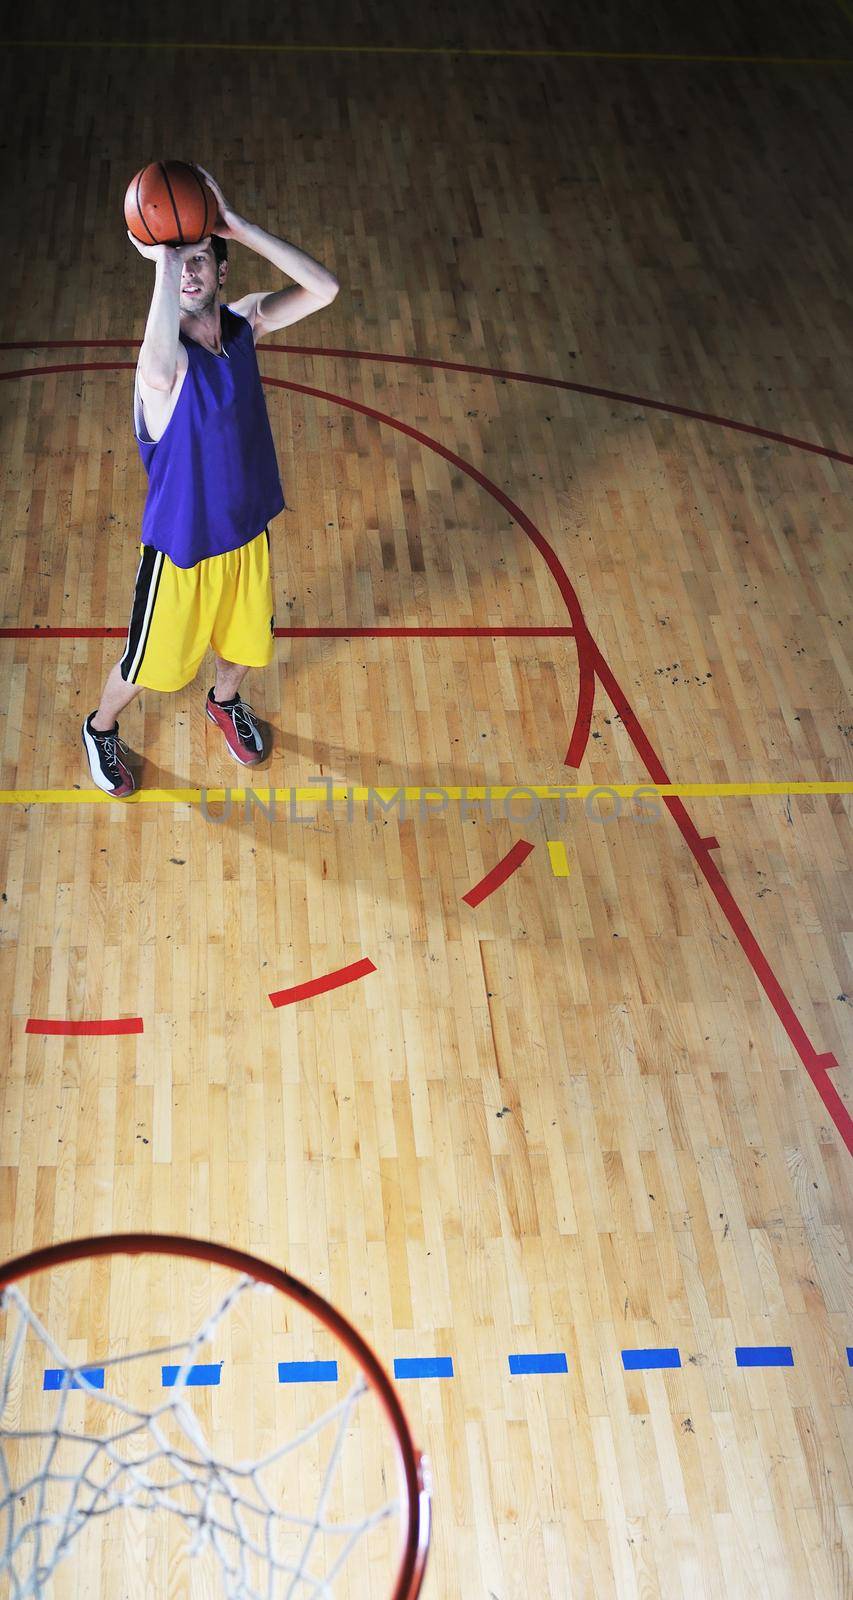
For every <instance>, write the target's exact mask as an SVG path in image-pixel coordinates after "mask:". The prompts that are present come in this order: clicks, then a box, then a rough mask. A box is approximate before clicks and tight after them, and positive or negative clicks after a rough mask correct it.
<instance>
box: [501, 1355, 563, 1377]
mask: <svg viewBox="0 0 853 1600" xmlns="http://www.w3.org/2000/svg"><path fill="white" fill-rule="evenodd" d="M509 1370H510V1372H511V1373H512V1374H513V1376H514V1377H517V1378H522V1377H526V1376H527V1375H528V1374H529V1373H537V1372H568V1370H569V1363H568V1361H567V1360H566V1356H565V1353H564V1351H562V1350H554V1351H551V1352H547V1351H542V1352H540V1353H539V1354H538V1355H535V1354H534V1355H521V1356H510V1357H509Z"/></svg>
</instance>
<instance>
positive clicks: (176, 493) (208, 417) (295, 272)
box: [83, 167, 338, 799]
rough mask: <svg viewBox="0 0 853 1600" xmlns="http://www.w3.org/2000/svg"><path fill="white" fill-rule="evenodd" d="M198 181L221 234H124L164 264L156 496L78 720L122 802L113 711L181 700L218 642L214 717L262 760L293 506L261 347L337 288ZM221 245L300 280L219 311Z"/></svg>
mask: <svg viewBox="0 0 853 1600" xmlns="http://www.w3.org/2000/svg"><path fill="white" fill-rule="evenodd" d="M198 170H199V172H200V173H201V175H202V177H203V178H204V179H205V181H206V182H207V184H208V186H209V188H210V189H211V190H212V192H213V194H214V195H215V196H216V200H217V203H218V206H219V217H218V218H217V223H216V234H215V235H214V236H212V237H210V238H208V239H204V240H202V242H201V243H200V244H196V245H186V246H182V247H172V246H169V245H144V244H140V243H139V242H138V241H137V240H136V239H134V238H133V236H132V235H131V234H128V237H129V238H130V239H131V241H132V243H133V244H134V245H135V246H136V249H137V250H138V251H139V253H140V255H143V256H146V257H147V258H148V260H149V261H153V262H154V265H155V278H154V294H153V296H152V300H151V308H150V310H149V313H148V322H147V324H146V328H145V338H144V340H143V342H142V348H141V350H140V352H139V362H138V365H137V369H136V388H135V393H134V423H135V431H136V438H137V442H138V445H139V450H140V454H141V456H142V460H143V463H144V465H145V468H146V471H147V473H148V496H147V499H146V503H145V511H144V514H143V519H142V559H141V561H140V563H139V568H138V571H137V574H136V583H135V588H134V593H133V603H132V608H131V619H130V627H129V629H128V635H127V644H126V647H125V651H124V655H123V656H122V658H121V660H120V661H119V662H117V664H116V665H115V666H114V667H113V669H112V672H111V673H110V675H109V677H108V678H107V681H106V684H105V685H104V690H103V694H102V695H101V702H100V705H99V706H98V708H97V710H96V711H93V712H91V713H90V715H89V716H88V717H87V718H86V720H85V722H84V724H83V745H84V748H85V751H86V754H87V756H88V758H89V767H90V770H91V773H92V778H93V780H94V782H95V783H96V784H97V785H98V788H99V789H103V790H104V791H105V792H106V793H107V794H109V795H113V796H114V797H115V798H116V799H124V798H126V796H127V795H129V794H132V793H133V790H134V787H135V784H134V779H133V775H132V773H131V770H130V767H129V766H128V764H127V761H126V759H125V757H126V755H127V747H126V746H125V745H124V744H123V742H122V741H121V740H120V739H119V736H118V717H119V713H120V712H122V711H123V710H124V708H125V706H127V705H129V704H130V702H131V700H133V699H135V698H136V696H137V695H138V694H139V693H140V691H141V690H142V689H158V690H165V691H173V690H176V689H182V688H184V686H185V685H186V684H188V683H190V682H192V680H193V678H194V677H195V675H196V673H197V671H198V669H199V666H200V665H201V661H202V657H203V656H204V653H205V651H206V649H207V647H208V645H210V644H212V645H213V649H214V652H215V655H216V678H215V682H214V684H213V687H212V689H211V690H210V692H209V693H208V696H207V703H206V711H207V715H208V717H209V718H210V720H211V722H214V723H215V724H216V726H217V727H218V728H219V729H221V732H222V734H223V737H224V739H225V742H226V744H227V745H228V748H229V750H230V751H231V754H232V755H233V756H235V757H236V759H237V760H238V761H241V762H243V763H244V764H245V765H251V764H253V763H255V762H257V761H260V760H261V758H262V757H263V755H264V745H263V740H262V737H261V731H260V728H259V726H258V720H257V718H256V716H255V714H254V712H253V711H252V708H251V706H249V705H247V704H246V702H245V701H244V700H242V699H241V697H240V685H241V683H242V682H243V679H244V677H245V675H246V673H247V672H248V670H249V668H250V667H265V666H267V665H268V664H269V662H270V661H271V659H272V655H273V648H274V638H273V625H274V618H273V602H272V586H271V583H270V566H269V533H268V531H267V524H268V523H269V521H270V519H271V518H272V517H274V516H276V515H277V513H278V512H279V511H281V510H282V509H283V508H284V495H283V493H282V488H281V483H280V481H279V474H278V465H277V462H276V457H275V449H274V446H273V441H272V433H271V431H270V425H269V419H268V417H267V410H266V404H265V401H264V396H263V390H262V387H261V380H260V375H259V372H258V362H257V357H256V355H255V345H256V344H257V342H258V340H259V339H261V338H263V337H264V335H265V334H268V333H275V332H276V330H277V329H279V328H285V327H287V326H289V324H290V323H292V322H298V321H299V320H300V318H302V317H307V316H310V314H311V312H312V311H319V309H320V307H321V306H327V305H329V304H330V303H331V301H332V300H334V298H335V295H336V294H337V292H338V282H337V279H336V278H335V277H333V275H332V273H331V272H328V271H327V270H326V268H325V267H323V266H321V265H320V263H319V262H318V261H314V260H313V259H312V257H311V256H309V255H306V254H305V253H304V251H302V250H298V249H297V248H296V246H295V245H292V244H287V243H286V242H285V240H284V239H277V238H276V237H275V236H274V235H273V234H271V233H266V232H265V231H264V229H263V228H260V227H258V226H257V225H256V224H255V223H252V222H246V221H245V219H244V218H243V217H240V216H238V215H237V213H236V212H235V211H233V210H232V209H231V207H230V205H229V204H228V202H227V200H226V199H225V196H224V195H223V193H222V190H221V189H220V187H219V185H218V184H217V183H216V182H215V180H214V179H213V178H211V176H210V174H209V173H207V172H205V171H204V169H203V168H202V167H199V169H198ZM228 239H234V240H236V241H237V243H238V244H242V245H245V246H246V247H247V248H248V249H250V250H254V251H255V253H256V254H257V255H259V256H263V257H264V259H265V260H266V261H270V262H272V264H273V266H275V267H278V268H279V269H280V271H282V272H284V273H286V274H287V276H288V277H289V278H292V279H294V280H295V281H294V283H292V284H290V285H288V287H286V288H284V289H279V290H278V291H276V292H275V293H272V294H264V293H263V292H256V293H254V294H247V295H244V296H243V298H242V300H237V301H235V303H234V304H233V305H232V306H230V307H229V306H227V305H223V304H221V302H220V295H221V291H222V289H223V285H224V283H225V279H226V275H227V272H228V245H227V243H226V241H227V240H228Z"/></svg>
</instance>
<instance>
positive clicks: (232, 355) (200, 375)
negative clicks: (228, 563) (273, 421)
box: [136, 306, 284, 567]
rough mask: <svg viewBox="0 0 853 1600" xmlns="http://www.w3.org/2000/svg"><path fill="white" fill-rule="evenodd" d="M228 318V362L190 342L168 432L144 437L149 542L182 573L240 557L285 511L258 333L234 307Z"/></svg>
mask: <svg viewBox="0 0 853 1600" xmlns="http://www.w3.org/2000/svg"><path fill="white" fill-rule="evenodd" d="M220 315H221V324H222V355H219V356H215V355H214V354H213V353H212V351H210V350H205V349H204V348H203V346H202V345H200V344H196V343H195V341H194V340H193V339H188V338H185V337H184V335H183V334H181V343H182V345H183V347H184V349H185V350H186V352H187V359H188V361H189V367H188V369H187V373H186V376H185V378H184V381H183V384H182V386H181V392H180V394H179V395H178V399H177V404H176V405H175V409H174V411H173V412H172V415H171V417H170V419H169V422H168V425H167V427H166V431H165V433H164V434H163V436H162V438H161V439H158V440H157V441H156V442H153V441H152V440H150V439H149V438H148V437H147V436H146V435H145V433H144V431H140V430H137V435H136V438H137V443H138V445H139V453H140V455H141V457H142V461H143V465H144V467H145V470H146V472H147V473H148V498H147V499H146V502H145V511H144V513H143V517H142V543H143V544H147V545H152V546H153V548H154V549H155V550H162V551H164V552H165V554H166V555H167V556H168V557H169V558H170V560H171V561H173V562H174V563H175V566H176V567H194V566H195V565H196V563H197V562H199V561H203V560H204V559H205V558H206V557H207V556H220V555H224V553H225V551H226V550H238V549H239V548H240V546H241V545H244V544H248V543H249V540H250V539H254V538H255V537H256V535H257V534H259V533H262V532H263V529H264V528H265V527H266V525H267V523H268V522H269V521H270V519H271V518H272V517H275V516H277V515H278V513H279V511H282V510H283V509H284V495H283V493H282V488H281V482H280V480H279V475H278V463H277V461H276V458H275V446H274V445H273V440H272V431H271V429H270V423H269V417H268V416H267V408H266V402H265V400H264V392H263V389H262V387H261V376H260V373H259V371H258V358H257V356H256V355H255V341H254V339H253V337H252V330H251V327H250V326H249V324H248V322H247V321H246V319H245V317H241V316H238V314H237V313H236V312H235V311H231V310H229V308H228V307H227V306H223V307H222V310H221V313H220ZM138 417H139V418H140V420H141V408H140V412H139V413H138Z"/></svg>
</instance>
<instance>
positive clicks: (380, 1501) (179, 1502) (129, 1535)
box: [0, 1234, 430, 1600]
mask: <svg viewBox="0 0 853 1600" xmlns="http://www.w3.org/2000/svg"><path fill="white" fill-rule="evenodd" d="M141 1258H157V1259H152V1260H151V1261H146V1260H142V1259H141ZM25 1279H32V1283H30V1284H28V1286H27V1293H26V1294H25V1293H23V1292H22V1289H21V1288H20V1287H19V1285H20V1284H21V1283H22V1282H23V1280H25ZM187 1326H189V1328H190V1329H191V1330H192V1331H190V1332H189V1333H187V1332H186V1327H187ZM93 1335H94V1336H96V1337H97V1338H98V1339H99V1341H100V1340H103V1353H102V1352H101V1350H99V1349H97V1348H95V1349H93V1348H92V1342H91V1341H92V1337H93ZM133 1335H136V1339H134V1338H133V1337H132V1336H133ZM0 1339H2V1357H0V1574H3V1575H4V1576H6V1577H7V1578H8V1579H9V1581H10V1588H9V1590H8V1591H7V1592H8V1593H9V1594H10V1595H11V1597H12V1600H24V1597H25V1596H45V1597H47V1596H49V1595H51V1594H52V1593H53V1589H52V1579H53V1575H54V1573H55V1572H56V1569H57V1568H58V1567H59V1566H60V1564H61V1563H62V1562H63V1561H64V1560H65V1559H66V1558H67V1557H68V1556H69V1555H70V1554H71V1553H72V1552H74V1554H75V1559H76V1561H77V1562H78V1564H80V1565H81V1570H84V1572H85V1580H81V1584H80V1592H81V1593H85V1594H86V1596H87V1600H90V1597H91V1600H108V1597H109V1600H113V1597H114V1596H115V1594H116V1593H118V1592H119V1589H121V1592H122V1593H124V1592H125V1588H127V1590H128V1592H129V1593H137V1592H138V1593H139V1594H140V1595H141V1594H142V1593H143V1590H144V1593H145V1595H146V1596H147V1595H149V1594H153V1593H155V1592H157V1584H158V1579H159V1577H160V1576H161V1575H162V1577H163V1581H164V1583H165V1582H166V1581H168V1587H169V1590H170V1591H171V1592H175V1593H177V1592H178V1587H179V1586H178V1585H176V1584H175V1571H176V1568H177V1567H179V1565H180V1563H181V1562H183V1561H186V1560H187V1559H188V1558H189V1557H192V1558H193V1559H194V1560H195V1561H199V1562H201V1564H202V1568H203V1576H202V1577H199V1578H197V1579H196V1582H197V1583H198V1584H200V1585H201V1586H200V1587H196V1586H195V1583H194V1584H193V1587H192V1593H194V1594H195V1593H205V1594H213V1593H214V1592H215V1589H216V1578H215V1577H214V1576H213V1575H214V1574H217V1573H218V1586H219V1592H220V1593H221V1594H223V1595H225V1596H226V1597H227V1600H307V1597H309V1596H313V1597H316V1600H339V1597H340V1600H343V1597H347V1600H356V1597H357V1600H367V1597H368V1596H370V1597H373V1596H376V1597H377V1600H379V1597H380V1596H381V1597H383V1600H384V1597H386V1596H388V1595H389V1594H390V1596H391V1600H415V1597H416V1596H417V1595H418V1594H419V1593H420V1591H421V1586H422V1583H423V1577H424V1570H425V1566H426V1559H427V1549H428V1544H429V1533H430V1486H429V1479H428V1469H427V1465H426V1462H425V1459H424V1457H423V1456H421V1455H420V1454H419V1452H418V1451H417V1450H416V1448H415V1446H414V1443H413V1441H412V1436H411V1433H410V1430H409V1425H408V1422H407V1420H406V1416H405V1413H404V1411H403V1409H402V1406H401V1404H400V1401H399V1399H398V1397H397V1393H396V1390H395V1389H394V1386H393V1384H392V1383H391V1381H390V1379H389V1377H388V1375H387V1373H386V1372H385V1371H384V1369H383V1367H382V1366H381V1364H380V1363H379V1361H378V1360H377V1358H376V1356H375V1355H374V1353H373V1351H372V1350H371V1348H370V1346H369V1345H368V1344H367V1343H366V1341H365V1340H364V1339H363V1337H362V1336H361V1334H360V1333H358V1332H357V1331H356V1329H355V1328H354V1327H352V1325H351V1324H350V1323H349V1322H348V1321H347V1320H346V1318H345V1317H343V1316H342V1315H341V1314H340V1312H338V1311H336V1310H335V1308H334V1307H333V1306H332V1305H330V1304H329V1302H328V1301H327V1300H325V1299H324V1298H323V1296H322V1295H320V1294H318V1293H317V1292H316V1290H314V1289H311V1288H309V1287H308V1286H307V1285H306V1284H304V1283H302V1282H300V1281H299V1279H297V1278H294V1277H291V1275H290V1274H289V1273H287V1272H284V1271H282V1270H281V1269H279V1268H278V1267H274V1266H271V1265H270V1264H269V1263H267V1262H265V1261H262V1260H260V1259H259V1258H258V1257H256V1256H253V1255H249V1254H248V1253H246V1252H244V1251H241V1250H232V1249H231V1248H230V1247H229V1246H226V1245H220V1244H211V1243H206V1242H204V1241H202V1240H198V1239H187V1238H182V1237H178V1236H170V1235H165V1234H162V1235H161V1234H115V1235H109V1236H105V1237H103V1238H95V1239H78V1240H72V1241H70V1242H68V1243H65V1244H57V1245H52V1246H49V1247H47V1248H45V1249H42V1250H34V1251H32V1252H31V1253H30V1254H28V1255H25V1256H20V1257H18V1258H17V1260H14V1261H10V1262H7V1263H6V1264H5V1265H4V1266H0ZM84 1341H85V1346H86V1348H85V1356H84V1355H83V1354H82V1351H81V1352H80V1353H79V1354H78V1356H77V1359H74V1356H73V1355H69V1354H67V1353H66V1349H67V1346H68V1345H69V1344H72V1345H76V1346H80V1345H82V1344H83V1342H84ZM206 1346H213V1347H214V1348H215V1350H216V1352H217V1354H219V1355H220V1357H222V1359H221V1360H220V1361H218V1362H214V1363H212V1364H210V1363H208V1364H204V1363H203V1362H201V1360H200V1358H201V1356H202V1354H203V1353H204V1349H205V1347H206ZM318 1350H322V1351H323V1352H324V1353H326V1354H328V1353H330V1352H331V1353H333V1355H334V1359H325V1360H318V1359H317V1352H318ZM223 1352H225V1353H226V1354H225V1355H224V1356H223ZM75 1353H76V1352H75ZM282 1356H289V1357H291V1358H292V1357H295V1356H300V1357H303V1358H304V1359H299V1360H297V1359H289V1360H283V1359H282V1360H279V1361H278V1362H277V1360H276V1358H277V1357H282ZM342 1377H343V1378H344V1380H345V1382H344V1384H343V1386H341V1384H340V1379H341V1378H342ZM332 1382H333V1383H334V1384H335V1395H334V1398H333V1399H332V1403H331V1404H328V1403H326V1398H325V1397H326V1396H327V1395H328V1389H326V1388H325V1387H324V1386H325V1384H328V1383H332ZM205 1386H207V1387H209V1388H210V1390H211V1391H212V1392H211V1393H207V1392H205ZM341 1388H343V1393H341ZM53 1391H55V1393H54V1392H53ZM247 1443H248V1445H249V1446H251V1448H248V1449H246V1448H245V1446H246V1444H247ZM395 1482H396V1493H390V1492H389V1485H390V1484H394V1483H395ZM113 1513H119V1514H120V1515H119V1518H118V1519H117V1518H116V1517H115V1516H113V1515H112V1514H113ZM142 1513H145V1514H146V1515H145V1516H143V1515H142ZM122 1514H123V1515H122ZM181 1525H183V1528H184V1529H185V1531H186V1537H183V1538H180V1539H176V1538H175V1529H176V1528H177V1529H178V1530H180V1526H181ZM395 1527H396V1529H397V1534H396V1537H394V1530H395ZM143 1555H145V1556H147V1559H148V1562H149V1564H150V1567H151V1570H150V1571H149V1568H148V1567H146V1572H145V1577H144V1579H143V1580H142V1586H140V1578H139V1571H140V1566H141V1558H142V1556H143ZM122 1563H124V1564H123V1565H122ZM127 1573H130V1575H131V1579H133V1576H134V1574H135V1587H134V1582H133V1581H131V1582H129V1583H128V1581H127ZM173 1585H174V1588H173ZM208 1585H209V1586H208ZM62 1592H63V1593H65V1592H66V1591H65V1590H64V1589H63V1590H62ZM165 1592H166V1589H165V1587H164V1593H165ZM181 1592H183V1591H181ZM187 1592H189V1589H188V1590H187Z"/></svg>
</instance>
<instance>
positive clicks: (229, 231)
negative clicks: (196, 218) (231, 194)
mask: <svg viewBox="0 0 853 1600" xmlns="http://www.w3.org/2000/svg"><path fill="white" fill-rule="evenodd" d="M193 166H194V167H195V170H196V172H197V173H198V175H199V177H200V178H203V179H204V181H205V183H206V184H207V187H208V189H209V190H210V192H211V194H212V195H213V198H214V200H215V201H216V204H217V207H218V208H219V216H218V217H217V219H216V221H215V223H214V225H213V229H212V232H213V233H215V234H217V235H218V237H219V238H220V239H233V238H234V229H233V228H232V226H231V224H232V220H233V219H234V218H235V217H236V212H235V211H234V209H233V207H232V206H230V205H229V204H228V201H227V200H226V198H225V196H224V194H223V193H222V190H221V189H220V187H219V184H218V183H217V181H216V179H215V178H212V177H211V176H210V173H209V172H205V170H204V167H200V166H199V164H198V162H197V161H194V162H193ZM238 220H241V219H238Z"/></svg>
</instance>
